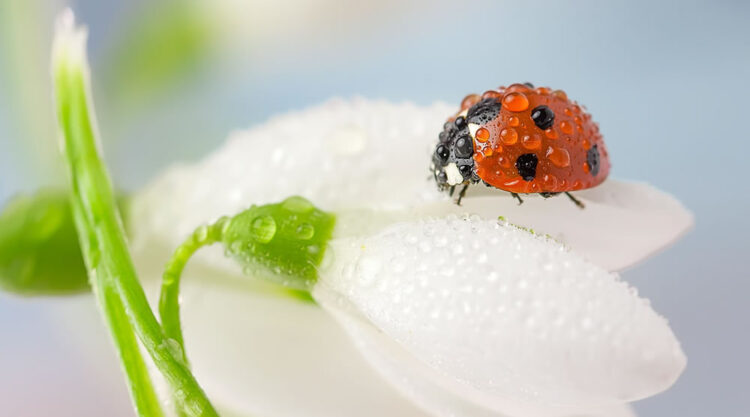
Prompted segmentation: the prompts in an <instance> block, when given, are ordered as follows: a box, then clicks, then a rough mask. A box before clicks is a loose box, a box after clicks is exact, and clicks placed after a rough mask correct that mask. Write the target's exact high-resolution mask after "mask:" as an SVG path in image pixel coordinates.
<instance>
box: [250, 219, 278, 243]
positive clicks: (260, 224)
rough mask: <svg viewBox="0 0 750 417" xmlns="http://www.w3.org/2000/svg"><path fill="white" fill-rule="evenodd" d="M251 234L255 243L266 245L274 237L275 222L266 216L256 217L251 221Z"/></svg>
mask: <svg viewBox="0 0 750 417" xmlns="http://www.w3.org/2000/svg"><path fill="white" fill-rule="evenodd" d="M252 232H253V235H254V237H255V239H256V240H257V241H259V242H261V243H268V242H270V241H271V240H272V239H273V237H274V236H275V235H276V221H275V220H274V219H273V217H271V216H269V215H267V214H266V215H263V216H258V217H256V218H255V220H253V223H252Z"/></svg>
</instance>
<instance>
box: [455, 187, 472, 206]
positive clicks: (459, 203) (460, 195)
mask: <svg viewBox="0 0 750 417" xmlns="http://www.w3.org/2000/svg"><path fill="white" fill-rule="evenodd" d="M468 188H469V184H464V186H463V187H462V188H461V191H459V192H458V200H456V204H458V205H459V206H460V205H461V200H463V198H464V196H465V195H466V190H467V189H468Z"/></svg>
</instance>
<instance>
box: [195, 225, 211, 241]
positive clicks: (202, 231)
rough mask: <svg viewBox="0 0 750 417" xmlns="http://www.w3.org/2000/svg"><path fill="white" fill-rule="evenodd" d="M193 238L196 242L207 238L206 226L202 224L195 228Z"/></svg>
mask: <svg viewBox="0 0 750 417" xmlns="http://www.w3.org/2000/svg"><path fill="white" fill-rule="evenodd" d="M193 239H195V241H196V242H205V241H206V239H208V226H206V225H203V226H201V227H199V228H197V229H196V230H195V233H193Z"/></svg>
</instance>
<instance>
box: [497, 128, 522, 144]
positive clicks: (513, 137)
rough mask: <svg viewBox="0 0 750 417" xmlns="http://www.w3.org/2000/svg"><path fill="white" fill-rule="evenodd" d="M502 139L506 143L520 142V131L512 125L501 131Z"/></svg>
mask: <svg viewBox="0 0 750 417" xmlns="http://www.w3.org/2000/svg"><path fill="white" fill-rule="evenodd" d="M500 140H501V141H502V142H503V143H504V144H505V145H513V144H515V143H516V142H518V132H516V129H513V128H512V127H507V128H505V129H503V130H501V131H500Z"/></svg>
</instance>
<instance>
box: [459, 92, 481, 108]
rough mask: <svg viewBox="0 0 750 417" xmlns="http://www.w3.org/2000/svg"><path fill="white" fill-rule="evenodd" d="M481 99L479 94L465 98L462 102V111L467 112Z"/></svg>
mask: <svg viewBox="0 0 750 417" xmlns="http://www.w3.org/2000/svg"><path fill="white" fill-rule="evenodd" d="M480 99H481V97H479V95H478V94H469V95H468V96H466V97H464V99H463V100H461V110H466V109H468V108H469V107H471V106H473V105H475V104H477V103H478V102H479V100H480Z"/></svg>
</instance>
